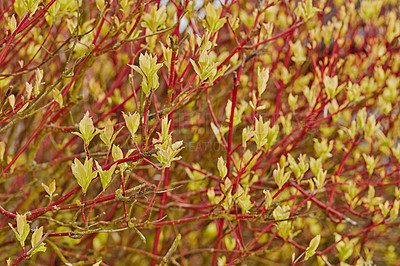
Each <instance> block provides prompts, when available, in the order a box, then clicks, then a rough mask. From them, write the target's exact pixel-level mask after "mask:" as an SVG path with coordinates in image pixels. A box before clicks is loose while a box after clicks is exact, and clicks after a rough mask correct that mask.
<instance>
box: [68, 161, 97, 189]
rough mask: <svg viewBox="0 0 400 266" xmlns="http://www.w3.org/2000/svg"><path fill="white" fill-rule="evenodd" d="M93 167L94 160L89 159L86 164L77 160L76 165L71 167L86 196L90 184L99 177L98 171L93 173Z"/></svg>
mask: <svg viewBox="0 0 400 266" xmlns="http://www.w3.org/2000/svg"><path fill="white" fill-rule="evenodd" d="M92 167H93V158H90V159H89V160H88V159H87V157H86V159H85V163H84V164H82V163H81V162H80V161H79V160H78V159H77V158H75V160H74V163H72V165H71V169H72V173H73V174H74V176H75V178H76V180H77V181H78V184H79V185H80V186H81V188H82V191H83V193H84V194H86V191H87V189H88V187H89V184H90V182H91V181H92V180H93V178H95V177H96V176H97V171H94V172H93V171H92Z"/></svg>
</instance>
